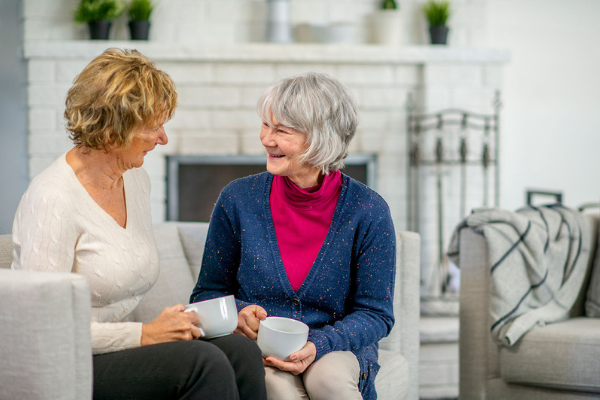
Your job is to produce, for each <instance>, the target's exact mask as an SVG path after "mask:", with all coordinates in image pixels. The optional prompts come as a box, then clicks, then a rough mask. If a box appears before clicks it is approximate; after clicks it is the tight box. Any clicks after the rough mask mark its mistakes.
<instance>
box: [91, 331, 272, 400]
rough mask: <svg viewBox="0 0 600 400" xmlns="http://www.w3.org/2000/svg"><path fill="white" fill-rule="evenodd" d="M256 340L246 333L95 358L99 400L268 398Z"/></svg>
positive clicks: (96, 394) (95, 394)
mask: <svg viewBox="0 0 600 400" xmlns="http://www.w3.org/2000/svg"><path fill="white" fill-rule="evenodd" d="M266 398H267V393H266V388H265V372H264V367H263V363H262V358H261V353H260V350H259V348H258V346H256V344H255V343H254V342H253V341H252V340H250V339H248V338H246V337H245V336H241V335H235V334H234V335H228V336H224V337H221V338H216V339H212V340H206V341H205V340H191V341H180V342H170V343H161V344H155V345H152V346H144V347H138V348H134V349H129V350H123V351H117V352H114V353H108V354H99V355H96V356H94V399H96V400H98V399H106V400H108V399H123V400H124V399H127V400H134V399H135V400H144V399H161V400H166V399H181V400H187V399H202V400H204V399H206V400H229V399H232V400H233V399H236V400H237V399H242V400H264V399H266Z"/></svg>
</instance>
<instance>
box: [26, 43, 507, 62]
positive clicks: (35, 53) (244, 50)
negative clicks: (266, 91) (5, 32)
mask: <svg viewBox="0 0 600 400" xmlns="http://www.w3.org/2000/svg"><path fill="white" fill-rule="evenodd" d="M108 47H119V48H136V49H138V50H139V51H141V52H142V53H144V54H145V55H147V56H148V57H150V58H152V59H154V60H160V61H200V62H201V61H206V62H243V63H245V62H247V63H268V62H301V63H313V62H318V63H336V64H339V63H347V64H428V63H506V62H508V61H509V60H510V52H509V51H508V50H502V49H487V48H480V49H478V48H454V47H445V46H408V47H388V46H378V45H337V46H336V45H317V44H289V45H279V44H268V43H255V44H236V45H202V44H197V45H196V44H189V43H182V44H179V43H163V42H132V41H81V40H79V41H30V42H28V43H27V44H26V45H25V54H24V55H25V58H26V59H39V58H42V59H43V58H46V59H76V58H93V57H95V56H97V55H98V54H100V53H101V52H102V51H103V50H104V49H106V48H108Z"/></svg>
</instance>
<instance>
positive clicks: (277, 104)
mask: <svg viewBox="0 0 600 400" xmlns="http://www.w3.org/2000/svg"><path fill="white" fill-rule="evenodd" d="M256 111H257V112H258V115H259V116H260V117H261V118H262V119H263V121H265V122H266V123H267V124H269V125H270V126H273V121H272V119H271V113H273V114H272V115H273V116H274V117H275V118H276V119H277V121H279V123H280V124H282V125H285V126H287V127H290V128H293V129H295V130H297V131H300V132H303V133H306V135H307V140H308V143H309V147H308V149H307V150H306V152H305V153H304V154H303V155H302V158H301V161H302V162H305V163H307V164H309V165H312V166H314V167H317V168H319V169H320V170H321V171H322V172H323V173H324V174H329V173H330V172H333V171H337V170H338V169H340V168H342V167H343V166H344V158H346V157H347V156H348V146H349V145H350V141H351V140H352V138H353V137H354V134H355V133H356V127H357V126H358V113H357V111H356V100H355V99H354V96H353V95H352V93H351V92H350V90H348V89H347V88H346V87H345V86H344V85H342V83H341V82H340V81H338V80H337V79H334V78H332V77H330V76H328V75H325V74H321V73H317V72H309V73H307V74H303V75H299V76H293V77H289V78H284V79H282V80H280V81H279V82H277V83H276V84H275V85H273V86H271V87H269V88H268V89H267V90H265V91H264V92H263V94H262V95H261V96H260V98H259V99H258V103H257V107H256Z"/></svg>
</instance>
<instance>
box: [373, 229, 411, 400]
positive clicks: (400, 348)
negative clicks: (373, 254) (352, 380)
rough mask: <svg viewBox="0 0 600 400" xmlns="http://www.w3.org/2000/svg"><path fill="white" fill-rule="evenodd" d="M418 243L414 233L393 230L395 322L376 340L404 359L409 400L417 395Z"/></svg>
mask: <svg viewBox="0 0 600 400" xmlns="http://www.w3.org/2000/svg"><path fill="white" fill-rule="evenodd" d="M420 243H421V240H420V236H419V235H418V234H417V233H414V232H396V248H397V249H396V282H395V287H394V317H395V319H396V322H395V325H394V328H393V329H392V332H391V333H390V335H389V336H388V337H386V338H383V339H382V340H381V341H380V342H379V348H380V349H381V350H387V351H391V352H395V353H398V354H401V355H402V356H403V357H404V358H406V361H407V362H408V371H409V372H408V373H409V376H408V382H409V389H408V395H407V397H406V398H407V399H409V400H417V399H418V398H419V375H418V372H419V318H420V296H419V285H420V270H421V264H420V254H421V250H420V248H421V247H420ZM398 379H400V378H398ZM396 395H398V394H396Z"/></svg>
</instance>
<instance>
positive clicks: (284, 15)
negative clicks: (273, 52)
mask: <svg viewBox="0 0 600 400" xmlns="http://www.w3.org/2000/svg"><path fill="white" fill-rule="evenodd" d="M268 3H269V18H268V23H267V41H268V42H272V43H290V42H291V41H292V24H291V20H290V2H289V0H269V1H268Z"/></svg>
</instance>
